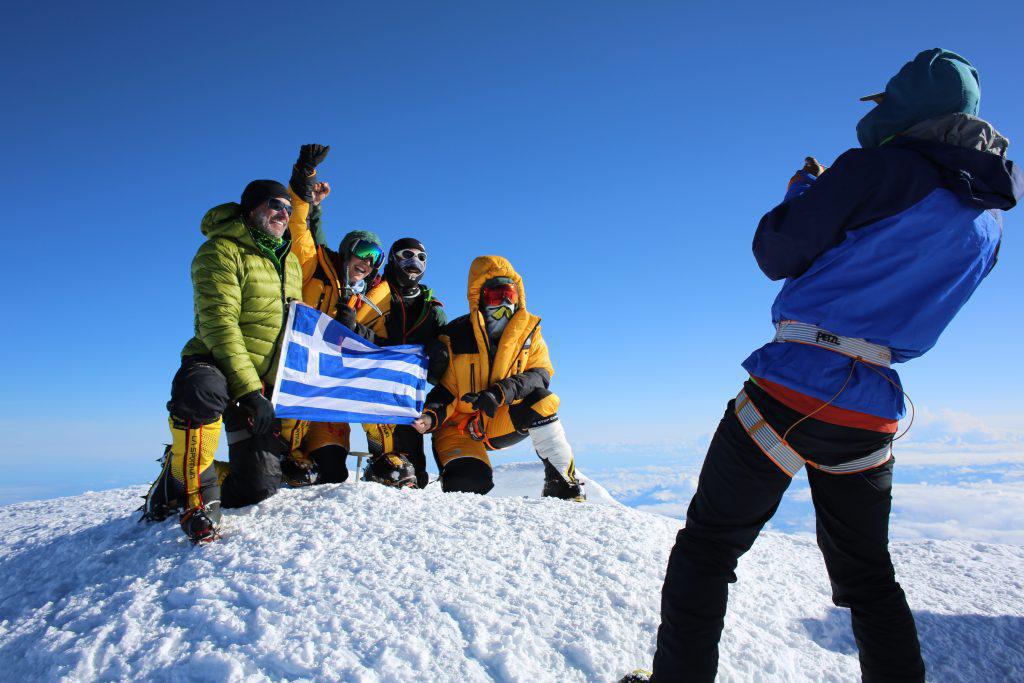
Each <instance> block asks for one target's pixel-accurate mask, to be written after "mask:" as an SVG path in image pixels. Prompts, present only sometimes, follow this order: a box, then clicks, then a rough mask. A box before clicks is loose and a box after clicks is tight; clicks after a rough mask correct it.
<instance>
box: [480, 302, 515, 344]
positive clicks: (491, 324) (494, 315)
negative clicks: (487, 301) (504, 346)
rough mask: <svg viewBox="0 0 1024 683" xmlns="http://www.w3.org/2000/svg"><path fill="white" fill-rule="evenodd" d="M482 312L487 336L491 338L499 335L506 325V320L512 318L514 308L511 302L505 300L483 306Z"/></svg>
mask: <svg viewBox="0 0 1024 683" xmlns="http://www.w3.org/2000/svg"><path fill="white" fill-rule="evenodd" d="M482 312H483V315H484V327H485V328H486V329H487V336H488V337H490V338H491V339H492V340H493V339H497V338H498V337H500V336H501V333H502V332H504V331H505V327H506V326H507V325H508V321H509V320H511V319H512V315H513V314H514V313H515V309H514V308H513V306H512V304H510V303H507V302H506V303H502V304H499V305H497V306H484V307H483V309H482Z"/></svg>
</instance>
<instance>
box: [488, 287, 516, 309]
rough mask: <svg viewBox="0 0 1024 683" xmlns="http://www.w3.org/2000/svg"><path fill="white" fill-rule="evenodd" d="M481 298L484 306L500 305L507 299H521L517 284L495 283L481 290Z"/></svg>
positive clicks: (512, 300)
mask: <svg viewBox="0 0 1024 683" xmlns="http://www.w3.org/2000/svg"><path fill="white" fill-rule="evenodd" d="M480 298H481V299H482V300H483V302H484V306H500V305H501V304H502V303H504V302H505V301H511V302H512V303H516V302H517V301H519V290H518V289H516V286H515V285H493V286H491V287H484V288H483V290H482V291H481V292H480Z"/></svg>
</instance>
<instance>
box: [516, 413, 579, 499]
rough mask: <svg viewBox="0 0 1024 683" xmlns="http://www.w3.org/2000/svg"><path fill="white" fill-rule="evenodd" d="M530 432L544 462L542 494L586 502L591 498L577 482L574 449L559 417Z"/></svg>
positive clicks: (535, 448)
mask: <svg viewBox="0 0 1024 683" xmlns="http://www.w3.org/2000/svg"><path fill="white" fill-rule="evenodd" d="M529 433H530V439H532V440H533V448H534V450H535V451H537V455H538V456H540V459H541V460H543V461H544V490H543V491H542V492H541V495H542V496H544V497H545V498H562V499H564V500H576V501H584V500H586V499H587V496H586V494H585V493H583V488H582V487H581V485H580V482H579V481H578V480H577V479H576V465H575V463H574V462H573V457H572V446H570V445H569V441H568V440H567V439H566V438H565V430H564V429H563V428H562V423H561V422H560V421H559V420H558V419H557V418H555V419H553V420H550V421H548V422H545V423H544V424H542V425H538V426H535V427H530V429H529Z"/></svg>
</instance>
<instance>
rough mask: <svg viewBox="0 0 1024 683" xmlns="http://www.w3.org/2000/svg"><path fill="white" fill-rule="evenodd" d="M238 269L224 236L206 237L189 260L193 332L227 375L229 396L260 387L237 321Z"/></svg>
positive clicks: (235, 251)
mask: <svg viewBox="0 0 1024 683" xmlns="http://www.w3.org/2000/svg"><path fill="white" fill-rule="evenodd" d="M240 272H241V267H240V261H239V254H238V249H237V247H236V246H235V245H234V243H232V242H231V241H230V240H226V239H217V238H214V239H210V240H207V241H206V243H204V244H203V246H202V247H200V248H199V252H198V253H197V254H196V257H195V259H193V261H192V289H193V295H194V298H195V310H196V336H198V337H199V339H200V341H202V342H203V345H204V346H206V348H208V349H209V350H210V353H211V354H213V358H214V360H215V361H216V363H217V367H219V368H220V370H221V372H223V373H224V376H225V377H227V380H228V389H229V391H230V392H231V398H232V399H236V398H238V397H239V396H242V395H244V394H248V393H249V392H251V391H258V390H260V389H261V388H262V387H263V383H262V382H261V381H260V376H259V374H258V373H257V372H256V368H255V367H254V366H253V364H252V359H251V358H250V357H249V352H248V350H247V349H246V347H245V340H244V339H243V337H242V330H241V328H240V327H239V324H238V320H239V315H240V314H241V312H242V288H241V283H240V282H239V273H240Z"/></svg>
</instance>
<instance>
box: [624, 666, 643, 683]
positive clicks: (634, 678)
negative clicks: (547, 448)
mask: <svg viewBox="0 0 1024 683" xmlns="http://www.w3.org/2000/svg"><path fill="white" fill-rule="evenodd" d="M649 680H651V672H650V671H647V670H646V669H637V670H636V671H634V672H633V673H629V674H626V675H625V676H623V677H622V678H620V679H619V683H647V682H648V681H649Z"/></svg>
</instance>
